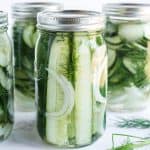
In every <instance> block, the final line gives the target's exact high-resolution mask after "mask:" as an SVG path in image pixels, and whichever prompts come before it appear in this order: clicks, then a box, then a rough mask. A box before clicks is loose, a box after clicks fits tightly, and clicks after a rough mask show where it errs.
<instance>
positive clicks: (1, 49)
mask: <svg viewBox="0 0 150 150" xmlns="http://www.w3.org/2000/svg"><path fill="white" fill-rule="evenodd" d="M7 25H8V17H7V13H4V12H2V11H0V141H3V140H4V139H6V138H7V137H8V136H9V135H10V133H11V130H12V127H13V122H14V118H13V113H14V111H13V99H14V97H13V51H12V46H11V43H10V40H9V37H8V35H7Z"/></svg>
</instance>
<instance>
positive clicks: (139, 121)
mask: <svg viewBox="0 0 150 150" xmlns="http://www.w3.org/2000/svg"><path fill="white" fill-rule="evenodd" d="M117 126H118V127H120V128H138V129H148V128H150V120H148V119H143V118H135V119H125V118H122V119H120V120H119V121H117Z"/></svg>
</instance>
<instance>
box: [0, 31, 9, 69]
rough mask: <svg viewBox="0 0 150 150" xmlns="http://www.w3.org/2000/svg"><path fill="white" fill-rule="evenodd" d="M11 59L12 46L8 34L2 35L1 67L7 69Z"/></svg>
mask: <svg viewBox="0 0 150 150" xmlns="http://www.w3.org/2000/svg"><path fill="white" fill-rule="evenodd" d="M10 59H11V46H10V42H9V40H8V37H7V34H1V33H0V66H2V67H6V66H7V65H8V64H9V63H10Z"/></svg>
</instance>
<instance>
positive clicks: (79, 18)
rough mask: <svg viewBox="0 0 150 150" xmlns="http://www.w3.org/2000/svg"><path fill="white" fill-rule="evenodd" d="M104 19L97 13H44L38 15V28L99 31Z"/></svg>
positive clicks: (82, 11) (80, 11)
mask: <svg viewBox="0 0 150 150" xmlns="http://www.w3.org/2000/svg"><path fill="white" fill-rule="evenodd" d="M103 20H104V17H103V16H102V15H101V14H100V13H99V12H95V11H86V10H63V11H58V12H50V11H44V12H41V13H39V14H38V17H37V27H38V28H40V29H47V30H52V31H89V30H99V29H101V28H102V26H103Z"/></svg>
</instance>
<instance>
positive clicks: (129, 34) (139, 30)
mask: <svg viewBox="0 0 150 150" xmlns="http://www.w3.org/2000/svg"><path fill="white" fill-rule="evenodd" d="M118 34H119V36H120V37H121V38H122V39H125V40H126V41H129V42H131V41H136V40H138V39H140V38H142V37H143V35H144V27H143V24H140V23H139V24H135V23H134V24H133V23H132V24H131V23H130V24H121V25H120V26H119V31H118Z"/></svg>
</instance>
